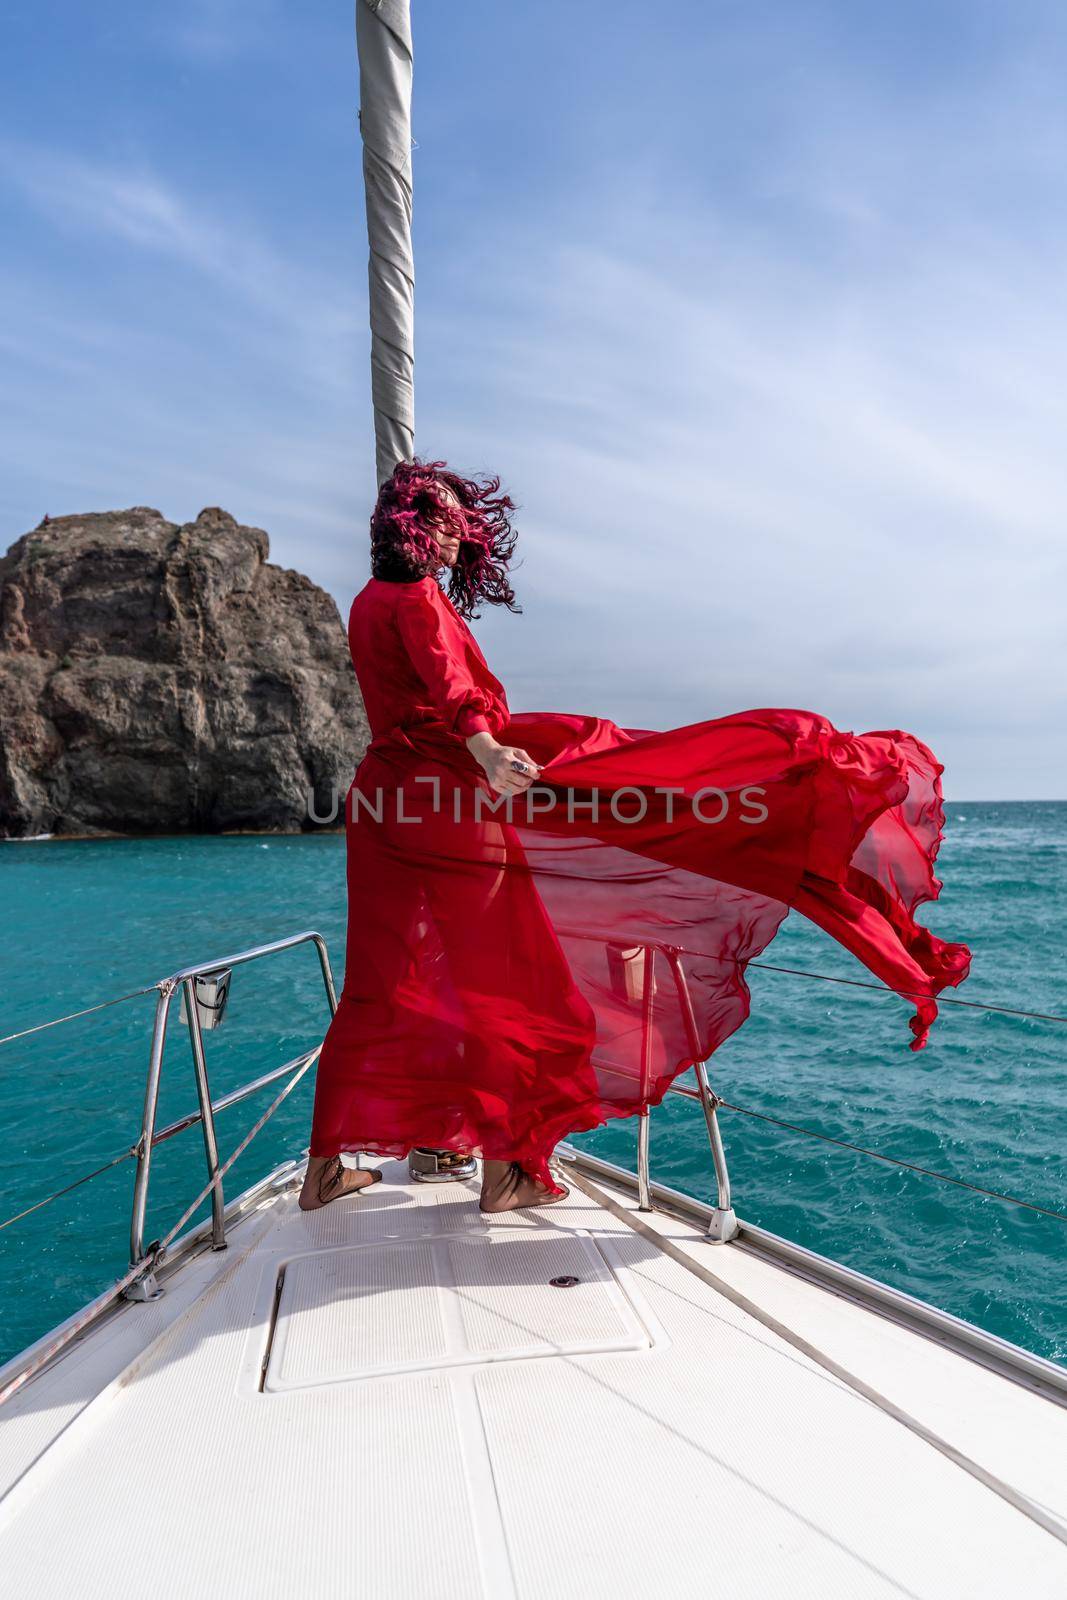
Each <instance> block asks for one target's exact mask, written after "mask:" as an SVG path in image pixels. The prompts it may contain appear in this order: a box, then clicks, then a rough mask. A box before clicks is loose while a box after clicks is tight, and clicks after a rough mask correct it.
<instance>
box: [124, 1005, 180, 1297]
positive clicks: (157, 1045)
mask: <svg viewBox="0 0 1067 1600" xmlns="http://www.w3.org/2000/svg"><path fill="white" fill-rule="evenodd" d="M175 987H176V986H175V984H174V983H173V982H172V981H171V980H170V979H169V978H168V979H165V980H164V982H163V983H161V984H160V986H159V999H158V1000H157V1001H156V1015H155V1021H154V1022H153V1025H152V1049H151V1052H150V1054H149V1057H148V1078H147V1080H146V1082H145V1091H144V1110H143V1112H142V1113H141V1138H140V1142H139V1144H138V1146H137V1173H136V1176H135V1178H134V1180H133V1210H132V1213H131V1216H130V1265H131V1266H136V1264H137V1262H139V1261H142V1260H143V1259H144V1221H145V1208H146V1206H147V1204H148V1176H149V1172H150V1171H151V1166H152V1142H153V1140H154V1138H155V1132H156V1107H157V1106H158V1104H159V1075H160V1071H161V1069H162V1066H163V1046H164V1045H165V1043H166V1041H167V1018H168V1016H169V1015H170V1003H171V1000H172V999H173V998H174V990H175ZM153 1287H154V1285H149V1289H151V1288H153ZM132 1290H134V1285H131V1286H130V1289H129V1290H127V1291H126V1292H127V1297H128V1298H130V1299H132V1298H134V1294H133V1293H132V1292H131V1291H132ZM137 1292H140V1291H137Z"/></svg>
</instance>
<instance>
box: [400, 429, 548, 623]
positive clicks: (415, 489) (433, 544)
mask: <svg viewBox="0 0 1067 1600" xmlns="http://www.w3.org/2000/svg"><path fill="white" fill-rule="evenodd" d="M442 486H444V487H446V488H448V489H451V491H452V493H453V494H454V495H455V497H456V499H457V500H458V502H459V504H458V505H453V504H451V502H450V501H448V500H447V499H446V498H445V497H444V495H442V493H441V488H442ZM514 510H515V502H514V501H513V500H512V499H511V497H510V496H509V495H506V494H501V493H500V479H499V478H491V477H483V478H482V479H478V478H464V477H462V476H461V474H460V473H458V472H453V471H452V469H451V468H450V467H448V466H447V465H446V464H445V462H443V461H421V460H420V459H419V457H418V456H414V457H413V458H412V460H410V461H399V462H398V463H397V465H396V466H395V467H394V468H393V472H392V475H391V477H388V478H387V479H386V480H385V482H384V483H383V484H382V486H381V488H380V489H379V491H378V500H377V504H376V505H375V507H374V514H373V516H372V517H371V519H370V543H371V572H372V573H373V575H374V577H376V578H384V579H386V580H387V581H390V582H394V583H413V582H415V580H416V579H418V578H423V577H426V576H427V575H429V574H435V573H436V572H437V571H438V569H439V568H440V567H441V566H443V565H444V563H443V562H442V560H441V548H440V546H439V544H438V543H437V540H436V538H435V537H434V533H433V529H434V528H435V527H442V526H443V527H446V528H447V529H449V531H450V532H452V533H454V534H455V535H456V536H457V537H458V538H459V541H460V545H459V555H458V556H457V558H456V564H455V566H454V567H452V568H451V570H450V576H449V581H448V598H449V599H450V600H451V601H452V603H453V605H454V606H455V608H456V610H457V611H458V612H459V613H460V614H461V616H464V617H477V616H478V615H480V613H479V612H477V611H475V609H474V608H475V606H476V605H478V604H480V603H481V602H482V601H485V602H486V603H487V604H489V605H492V606H507V608H508V610H509V611H521V610H522V607H521V606H519V605H516V603H515V591H514V589H513V588H512V587H511V584H510V582H509V581H508V563H509V562H510V560H511V556H512V553H513V551H514V549H515V541H516V539H517V537H518V535H517V534H516V532H515V530H514V528H512V526H511V521H510V518H509V516H508V513H509V511H514Z"/></svg>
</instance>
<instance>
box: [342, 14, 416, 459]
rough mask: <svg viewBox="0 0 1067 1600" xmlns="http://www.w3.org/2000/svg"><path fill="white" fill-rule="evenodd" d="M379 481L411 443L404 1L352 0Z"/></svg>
mask: <svg viewBox="0 0 1067 1600" xmlns="http://www.w3.org/2000/svg"><path fill="white" fill-rule="evenodd" d="M356 46H357V49H358V51H359V99H360V111H359V127H360V133H361V135H362V138H363V183H364V188H365V190H366V195H367V237H368V241H369V244H370V267H369V272H370V328H371V355H370V359H371V397H372V400H373V403H374V446H375V461H376V466H377V474H378V483H379V485H380V484H382V483H383V482H384V481H385V479H386V478H388V476H389V474H390V473H391V472H392V470H393V468H394V467H395V466H396V463H397V462H398V461H403V460H410V458H411V456H412V454H413V452H414V448H415V264H414V259H413V256H412V249H411V64H412V55H411V6H410V0H356Z"/></svg>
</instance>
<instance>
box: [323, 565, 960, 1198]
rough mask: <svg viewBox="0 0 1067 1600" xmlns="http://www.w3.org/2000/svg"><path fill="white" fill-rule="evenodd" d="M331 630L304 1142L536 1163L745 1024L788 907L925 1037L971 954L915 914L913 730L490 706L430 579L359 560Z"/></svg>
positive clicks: (918, 1039)
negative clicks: (360, 718)
mask: <svg viewBox="0 0 1067 1600" xmlns="http://www.w3.org/2000/svg"><path fill="white" fill-rule="evenodd" d="M349 641H350V645H351V650H352V659H353V663H354V665H355V669H356V674H357V677H358V679H359V683H360V687H361V689H362V692H363V698H364V702H365V704H366V708H367V716H368V720H369V722H370V728H371V734H372V738H371V742H370V745H369V746H368V749H367V751H366V754H365V755H364V758H363V760H362V761H361V762H360V765H359V767H358V769H357V772H356V775H355V778H354V780H353V784H352V788H351V790H350V791H349V794H348V797H347V801H346V838H347V862H348V938H347V948H346V961H345V979H344V987H343V991H342V994H341V998H340V1001H339V1004H338V1009H337V1014H336V1016H335V1017H334V1019H333V1022H332V1023H331V1026H330V1029H329V1032H328V1033H327V1036H326V1040H325V1043H324V1045H323V1050H322V1055H321V1058H320V1061H319V1067H318V1076H317V1079H316V1089H315V1107H314V1114H313V1120H312V1133H311V1154H312V1155H313V1156H326V1155H333V1154H336V1153H337V1152H338V1151H341V1150H345V1151H357V1150H366V1151H374V1152H378V1153H382V1154H389V1155H397V1156H401V1155H405V1154H406V1153H407V1151H408V1150H410V1149H411V1147H412V1146H413V1145H427V1146H431V1147H434V1148H440V1149H454V1150H474V1151H477V1152H479V1153H481V1154H482V1155H484V1156H486V1157H488V1158H490V1159H496V1160H509V1161H518V1162H520V1163H521V1165H522V1166H523V1167H525V1168H526V1170H527V1171H529V1172H531V1173H533V1174H534V1175H535V1176H539V1177H541V1178H542V1179H545V1180H546V1181H548V1182H551V1181H552V1180H551V1179H550V1178H549V1177H548V1169H547V1159H548V1156H549V1155H550V1154H551V1151H552V1149H553V1146H554V1145H555V1144H556V1143H557V1141H558V1140H559V1139H560V1138H562V1137H564V1136H565V1135H567V1134H570V1133H575V1132H578V1131H580V1130H583V1129H589V1128H594V1127H596V1126H598V1125H599V1124H600V1123H602V1122H604V1121H605V1120H606V1119H607V1118H609V1117H625V1116H631V1115H633V1114H634V1113H635V1112H638V1111H640V1110H642V1109H643V1108H645V1107H646V1106H649V1105H655V1104H657V1103H658V1102H659V1101H660V1100H661V1099H662V1097H663V1095H664V1093H665V1092H666V1090H667V1088H668V1086H669V1085H670V1083H671V1082H672V1081H673V1079H674V1078H676V1077H677V1076H678V1075H679V1073H681V1072H683V1071H685V1070H686V1068H688V1067H690V1066H691V1065H692V1064H693V1063H694V1062H695V1061H698V1060H706V1059H707V1057H708V1056H709V1055H710V1054H711V1053H712V1051H714V1050H715V1049H716V1048H717V1047H718V1046H719V1045H720V1044H721V1043H722V1042H723V1040H724V1039H726V1038H728V1037H729V1035H730V1034H731V1033H733V1032H734V1030H735V1029H736V1028H738V1027H739V1026H740V1025H741V1023H742V1022H743V1021H744V1020H745V1018H746V1017H747V1015H748V1012H749V991H748V987H747V984H746V982H745V965H746V963H747V962H748V961H750V960H751V959H753V958H754V957H756V956H758V955H759V954H760V953H761V951H763V950H764V949H765V948H766V946H767V944H768V943H769V942H770V940H771V939H772V938H773V937H774V935H775V933H776V932H777V930H778V928H779V926H780V924H781V922H782V920H783V919H784V917H785V916H786V914H787V912H788V910H789V908H790V907H792V908H794V909H796V910H797V911H800V912H802V913H803V914H804V915H805V916H806V917H809V918H810V919H811V920H812V921H813V922H815V923H817V924H818V925H819V926H820V927H822V928H824V929H825V930H826V932H827V933H829V934H831V935H832V937H833V938H835V939H836V940H838V942H839V943H840V944H842V945H844V946H845V947H846V948H847V949H848V950H851V951H852V953H853V954H854V955H855V956H857V957H858V958H859V960H860V961H862V962H863V963H864V965H865V966H866V967H867V968H868V969H869V970H870V971H871V972H872V973H874V974H875V976H876V977H877V978H879V979H881V980H882V981H883V982H884V983H885V984H886V985H888V986H889V987H890V988H892V989H895V990H898V991H900V992H902V993H905V994H907V995H909V996H911V997H913V1002H914V1003H915V1013H914V1016H913V1017H912V1019H911V1029H912V1032H913V1034H914V1037H913V1039H912V1041H911V1047H912V1049H921V1048H922V1046H923V1044H924V1043H925V1041H926V1035H927V1032H928V1031H929V1028H930V1025H931V1023H932V1022H933V1020H934V1018H935V1016H936V1015H937V1006H936V1002H935V996H936V995H937V994H938V993H939V992H940V990H942V989H943V988H945V987H946V986H947V985H954V984H958V983H960V982H961V981H962V980H963V979H964V978H965V977H966V975H967V970H968V966H969V961H970V952H969V951H968V950H967V948H966V946H965V945H962V944H948V943H945V942H944V941H942V940H940V939H938V938H936V937H935V936H934V935H933V934H932V933H930V932H929V930H928V929H926V928H923V927H921V926H919V925H918V924H917V923H916V921H915V911H916V908H917V907H918V906H919V905H920V904H921V903H922V902H923V901H925V900H930V899H933V898H935V897H936V895H937V894H938V892H939V890H940V888H941V885H940V883H939V882H938V880H937V879H936V878H935V876H934V862H935V859H936V856H937V850H938V846H939V844H940V839H941V828H942V824H943V811H942V804H941V787H940V775H941V771H942V768H941V767H940V765H939V764H938V762H937V761H936V760H935V759H934V757H933V755H932V754H931V752H930V751H929V750H928V749H927V748H926V746H925V745H923V744H921V743H920V742H919V740H917V739H916V738H914V737H913V736H912V735H911V734H908V733H903V732H900V731H893V732H882V733H866V734H851V733H840V732H838V730H837V729H836V728H834V727H833V726H832V725H831V724H830V723H829V722H827V721H826V719H825V718H824V717H820V716H817V715H815V714H814V713H812V712H808V711H793V710H781V709H768V710H758V711H745V712H740V713H738V714H736V715H734V716H728V717H719V718H716V719H714V720H712V721H708V722H697V723H693V724H691V725H689V726H688V727H683V728H673V729H670V730H668V731H666V732H651V731H647V730H637V729H632V728H620V727H617V726H616V725H615V724H614V723H613V722H607V721H604V720H603V719H601V718H598V717H592V716H581V715H568V714H560V713H549V712H528V713H524V714H519V715H515V716H512V715H511V713H510V711H509V709H508V705H507V698H506V695H505V692H504V688H503V686H502V685H501V683H500V682H499V681H498V680H497V679H496V678H495V677H494V676H493V674H492V673H491V672H490V670H489V668H488V666H487V664H486V662H485V658H484V656H483V655H482V652H481V650H480V649H479V647H478V644H477V641H476V640H475V638H474V635H473V634H472V632H471V630H470V628H469V627H468V626H467V623H466V622H465V621H464V619H463V618H462V617H461V616H460V615H459V613H458V612H457V611H456V610H455V608H454V607H453V605H452V604H451V602H450V601H449V599H448V597H447V596H446V595H445V594H444V592H443V591H442V589H441V587H440V585H439V584H438V582H437V581H436V579H434V578H432V577H428V578H423V579H421V580H419V581H418V582H415V583H391V582H386V581H384V580H380V579H376V578H372V579H371V580H370V581H369V583H368V584H367V585H366V587H365V588H364V589H363V590H362V591H361V593H360V594H359V595H358V596H357V597H356V600H355V602H354V604H353V607H352V614H351V620H350V623H349ZM478 728H489V729H490V730H491V731H492V732H493V734H494V735H495V736H496V738H497V739H499V740H500V741H501V742H502V743H506V744H511V745H516V746H519V747H521V748H522V749H525V750H527V751H528V752H529V753H530V754H531V755H532V756H533V758H534V759H535V760H536V761H537V762H538V763H539V765H541V766H542V768H543V771H542V773H541V776H540V777H539V778H538V779H537V780H536V782H535V783H534V785H533V786H532V787H531V788H530V789H529V790H527V791H526V793H525V794H524V795H521V796H513V797H510V799H504V798H502V797H501V796H498V795H496V794H495V793H494V791H493V790H492V789H491V788H490V786H489V784H488V781H487V779H486V777H485V774H484V772H483V771H482V768H481V767H480V766H479V765H478V763H477V762H476V761H475V759H474V757H473V756H472V755H471V753H470V751H469V750H468V749H467V745H466V738H467V736H468V735H469V734H470V733H471V732H473V731H477V729H478ZM914 997H918V999H917V1002H916V1001H914Z"/></svg>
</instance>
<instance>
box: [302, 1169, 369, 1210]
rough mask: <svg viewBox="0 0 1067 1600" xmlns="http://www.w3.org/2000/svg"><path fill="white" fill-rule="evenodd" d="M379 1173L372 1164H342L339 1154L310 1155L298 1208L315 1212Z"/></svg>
mask: <svg viewBox="0 0 1067 1600" xmlns="http://www.w3.org/2000/svg"><path fill="white" fill-rule="evenodd" d="M381 1176H382V1175H381V1173H380V1172H379V1171H378V1169H377V1168H376V1167H365V1168H359V1167H346V1166H345V1164H344V1162H343V1161H342V1160H341V1157H340V1156H311V1157H310V1158H309V1160H308V1164H307V1171H306V1172H305V1174H304V1186H303V1188H302V1189H301V1191H300V1198H299V1200H298V1201H297V1204H298V1205H299V1207H300V1209H301V1211H317V1210H318V1209H319V1207H320V1206H326V1205H329V1203H330V1201H331V1200H339V1199H340V1198H341V1196H342V1195H344V1194H355V1192H356V1190H357V1189H369V1188H370V1186H371V1184H372V1183H379V1182H380V1181H381Z"/></svg>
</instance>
